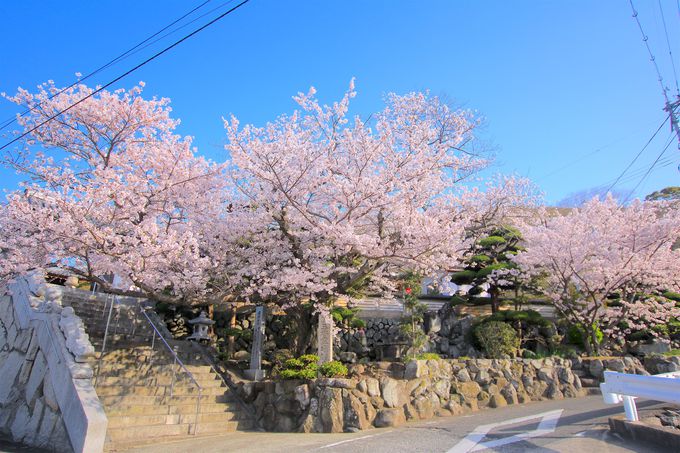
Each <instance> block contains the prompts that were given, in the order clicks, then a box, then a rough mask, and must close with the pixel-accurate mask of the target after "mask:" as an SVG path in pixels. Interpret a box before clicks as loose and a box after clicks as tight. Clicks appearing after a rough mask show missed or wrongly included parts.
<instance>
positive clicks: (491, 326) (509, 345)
mask: <svg viewBox="0 0 680 453" xmlns="http://www.w3.org/2000/svg"><path fill="white" fill-rule="evenodd" d="M474 336H475V338H476V340H477V342H478V344H479V346H480V347H481V348H482V350H484V352H486V355H487V356H488V357H489V358H492V359H499V358H502V357H503V356H504V355H509V356H514V355H515V354H516V353H517V350H518V349H519V342H520V340H519V337H518V336H517V332H516V331H515V329H513V328H512V327H511V326H510V325H508V324H506V323H504V322H500V321H489V322H482V323H480V324H478V325H477V326H475V328H474Z"/></svg>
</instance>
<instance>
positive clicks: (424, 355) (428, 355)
mask: <svg viewBox="0 0 680 453" xmlns="http://www.w3.org/2000/svg"><path fill="white" fill-rule="evenodd" d="M440 358H441V357H439V354H437V353H436V352H421V353H420V354H418V355H416V359H417V360H439V359H440Z"/></svg>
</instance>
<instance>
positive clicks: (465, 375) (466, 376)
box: [456, 368, 472, 382]
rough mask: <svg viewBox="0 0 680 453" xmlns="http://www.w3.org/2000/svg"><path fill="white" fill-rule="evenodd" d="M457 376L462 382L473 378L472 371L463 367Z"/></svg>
mask: <svg viewBox="0 0 680 453" xmlns="http://www.w3.org/2000/svg"><path fill="white" fill-rule="evenodd" d="M456 378H458V380H459V381H460V382H470V381H471V380H472V378H471V377H470V373H468V370H467V369H465V368H463V369H462V370H460V371H459V372H458V373H457V374H456Z"/></svg>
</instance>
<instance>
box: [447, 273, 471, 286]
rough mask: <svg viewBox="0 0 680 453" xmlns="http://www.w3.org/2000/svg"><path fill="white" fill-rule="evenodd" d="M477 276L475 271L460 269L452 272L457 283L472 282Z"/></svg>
mask: <svg viewBox="0 0 680 453" xmlns="http://www.w3.org/2000/svg"><path fill="white" fill-rule="evenodd" d="M475 277H477V273H476V272H475V271H470V270H466V271H458V272H454V273H453V274H451V281H452V282H453V283H455V284H457V285H467V284H469V283H472V281H473V280H474V279H475Z"/></svg>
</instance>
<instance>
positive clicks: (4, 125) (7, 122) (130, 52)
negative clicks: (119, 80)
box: [0, 0, 214, 130]
mask: <svg viewBox="0 0 680 453" xmlns="http://www.w3.org/2000/svg"><path fill="white" fill-rule="evenodd" d="M211 1H212V0H205V1H204V2H203V3H201V4H200V5H198V6H196V7H195V8H193V9H192V10H191V11H189V12H187V13H185V14H184V15H183V16H181V17H179V18H177V19H175V20H174V21H172V22H171V23H170V24H168V25H166V26H165V27H163V28H161V29H160V30H158V31H157V32H156V33H154V34H153V35H151V36H149V37H148V38H146V39H145V40H144V41H141V42H139V43H138V44H137V45H135V46H134V47H131V48H130V49H128V50H126V51H125V52H123V53H122V54H120V55H118V56H117V57H116V58H114V59H113V60H110V61H109V62H108V63H106V64H104V65H102V66H100V67H98V68H97V69H95V70H94V71H92V72H90V73H89V74H86V75H85V76H84V77H82V78H80V79H78V80H76V81H75V82H73V83H72V84H71V85H69V86H67V87H66V88H62V89H61V90H59V91H57V92H56V93H54V94H51V95H50V96H49V97H48V98H47V99H48V100H50V99H52V98H54V97H56V96H59V95H60V94H61V93H63V92H64V91H66V90H68V89H70V88H73V87H74V86H76V85H77V84H79V83H82V82H84V81H86V80H87V79H89V78H91V77H92V76H94V75H96V74H98V73H99V72H101V71H103V70H104V69H106V68H108V67H110V66H112V65H114V64H116V63H118V62H119V61H121V60H123V59H125V58H127V57H129V56H130V55H133V54H135V53H137V52H135V49H137V48H138V47H140V46H142V45H144V44H146V43H147V42H149V41H150V40H151V39H153V38H155V37H156V36H158V35H159V34H161V33H163V32H164V31H165V30H167V29H168V28H170V27H172V26H173V25H175V24H177V23H178V22H180V21H182V20H183V19H185V18H186V17H188V16H190V15H191V14H193V13H194V12H196V11H197V10H199V9H201V8H202V7H204V6H205V5H207V4H208V3H210V2H211ZM213 11H214V10H213ZM200 17H203V16H200ZM192 22H193V21H192ZM189 23H191V22H189ZM180 28H181V27H180ZM165 36H167V35H165ZM157 41H158V40H156V41H153V42H157ZM150 44H153V43H150ZM150 44H147V46H148V45H150ZM147 46H144V47H142V49H144V48H146V47H147ZM139 50H141V49H139ZM43 102H44V101H43ZM43 102H39V103H38V104H37V105H35V106H34V107H32V108H30V107H29V108H27V109H26V110H24V111H23V112H21V113H20V114H19V116H20V117H22V116H25V115H26V114H28V113H29V112H30V111H31V110H33V109H35V108H38V107H40V106H41V105H42V104H43ZM16 120H17V116H16V115H15V116H13V117H11V118H8V119H6V120H5V121H3V122H2V124H1V125H0V130H2V129H6V128H7V127H8V126H9V125H10V124H12V123H14V122H15V121H16Z"/></svg>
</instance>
